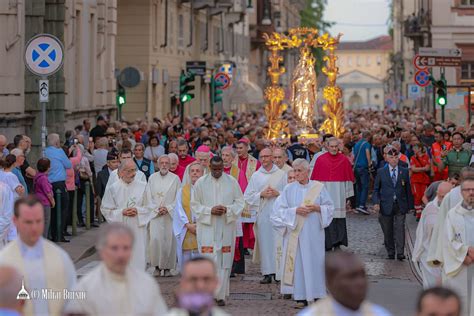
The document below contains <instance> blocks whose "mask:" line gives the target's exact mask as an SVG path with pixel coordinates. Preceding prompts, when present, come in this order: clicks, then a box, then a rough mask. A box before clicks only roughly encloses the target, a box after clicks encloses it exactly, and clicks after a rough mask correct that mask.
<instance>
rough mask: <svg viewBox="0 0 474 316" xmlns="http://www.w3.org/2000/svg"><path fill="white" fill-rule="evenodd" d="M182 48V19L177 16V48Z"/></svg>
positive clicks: (181, 16) (180, 16)
mask: <svg viewBox="0 0 474 316" xmlns="http://www.w3.org/2000/svg"><path fill="white" fill-rule="evenodd" d="M183 47H184V17H183V15H182V14H180V15H178V48H183Z"/></svg>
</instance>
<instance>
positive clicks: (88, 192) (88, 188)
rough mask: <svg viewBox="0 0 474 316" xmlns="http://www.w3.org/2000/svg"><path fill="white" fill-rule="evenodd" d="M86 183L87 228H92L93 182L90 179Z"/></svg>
mask: <svg viewBox="0 0 474 316" xmlns="http://www.w3.org/2000/svg"><path fill="white" fill-rule="evenodd" d="M85 185H86V229H91V203H90V198H91V184H90V182H89V181H87V182H86V183H85Z"/></svg>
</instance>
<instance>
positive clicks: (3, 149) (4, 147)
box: [0, 134, 8, 158]
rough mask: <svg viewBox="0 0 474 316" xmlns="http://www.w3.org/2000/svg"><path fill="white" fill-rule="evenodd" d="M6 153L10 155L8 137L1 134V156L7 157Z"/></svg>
mask: <svg viewBox="0 0 474 316" xmlns="http://www.w3.org/2000/svg"><path fill="white" fill-rule="evenodd" d="M6 155H8V149H7V138H6V137H5V135H1V134H0V158H3V157H6Z"/></svg>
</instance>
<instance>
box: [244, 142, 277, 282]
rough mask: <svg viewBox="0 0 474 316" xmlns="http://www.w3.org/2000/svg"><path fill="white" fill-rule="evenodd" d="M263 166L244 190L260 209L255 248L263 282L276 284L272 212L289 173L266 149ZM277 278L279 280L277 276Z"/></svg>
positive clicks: (254, 256)
mask: <svg viewBox="0 0 474 316" xmlns="http://www.w3.org/2000/svg"><path fill="white" fill-rule="evenodd" d="M259 159H260V163H261V164H262V166H261V168H260V169H258V171H257V172H255V173H254V174H253V175H252V177H251V178H250V182H249V184H248V186H247V189H246V190H245V193H244V200H245V202H247V204H248V205H249V206H250V208H251V209H255V210H257V220H256V222H255V224H254V231H255V247H254V251H253V259H254V262H255V263H258V262H260V270H261V273H262V275H263V277H264V278H263V280H261V281H260V283H261V284H269V283H272V277H273V278H274V279H275V277H276V252H277V250H276V242H275V241H276V238H277V237H278V236H275V235H277V232H276V231H275V230H274V229H273V225H272V223H271V221H270V215H271V213H272V210H273V204H274V202H275V199H276V198H277V197H278V196H279V195H280V192H281V191H283V188H284V187H285V185H286V172H285V171H283V170H282V169H280V168H278V167H277V166H276V165H274V164H273V162H272V150H271V149H270V148H264V149H262V150H261V151H260V155H259ZM275 281H276V279H275Z"/></svg>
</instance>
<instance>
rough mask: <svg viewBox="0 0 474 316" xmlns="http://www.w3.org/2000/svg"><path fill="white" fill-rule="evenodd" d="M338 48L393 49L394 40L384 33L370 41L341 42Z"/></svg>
mask: <svg viewBox="0 0 474 316" xmlns="http://www.w3.org/2000/svg"><path fill="white" fill-rule="evenodd" d="M337 49H338V50H392V49H393V41H392V38H391V37H390V36H388V35H382V36H379V37H376V38H373V39H370V40H368V41H357V42H340V43H339V45H338V47H337Z"/></svg>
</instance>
